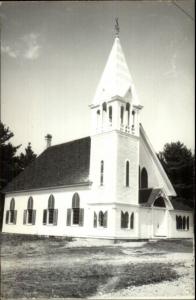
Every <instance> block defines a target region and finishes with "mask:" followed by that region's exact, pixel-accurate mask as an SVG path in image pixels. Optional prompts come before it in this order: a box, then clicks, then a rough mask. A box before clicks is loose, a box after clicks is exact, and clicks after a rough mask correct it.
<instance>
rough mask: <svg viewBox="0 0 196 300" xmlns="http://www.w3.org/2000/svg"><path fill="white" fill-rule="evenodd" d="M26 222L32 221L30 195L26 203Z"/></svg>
mask: <svg viewBox="0 0 196 300" xmlns="http://www.w3.org/2000/svg"><path fill="white" fill-rule="evenodd" d="M27 223H28V224H32V223H33V198H32V197H29V199H28V203H27Z"/></svg>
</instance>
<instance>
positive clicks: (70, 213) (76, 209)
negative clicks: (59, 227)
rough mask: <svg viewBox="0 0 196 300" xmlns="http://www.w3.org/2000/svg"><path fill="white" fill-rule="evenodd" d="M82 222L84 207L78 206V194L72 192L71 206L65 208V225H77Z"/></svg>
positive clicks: (81, 224)
mask: <svg viewBox="0 0 196 300" xmlns="http://www.w3.org/2000/svg"><path fill="white" fill-rule="evenodd" d="M83 223H84V208H80V196H79V194H78V193H74V194H73V197H72V208H68V209H67V226H71V225H79V226H83Z"/></svg>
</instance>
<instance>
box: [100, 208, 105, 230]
mask: <svg viewBox="0 0 196 300" xmlns="http://www.w3.org/2000/svg"><path fill="white" fill-rule="evenodd" d="M103 220H104V213H103V212H102V210H101V211H100V212H99V226H103V222H104V221H103Z"/></svg>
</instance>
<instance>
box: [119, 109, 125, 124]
mask: <svg viewBox="0 0 196 300" xmlns="http://www.w3.org/2000/svg"><path fill="white" fill-rule="evenodd" d="M123 123H124V106H121V107H120V124H121V125H123Z"/></svg>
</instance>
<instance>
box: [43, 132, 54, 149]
mask: <svg viewBox="0 0 196 300" xmlns="http://www.w3.org/2000/svg"><path fill="white" fill-rule="evenodd" d="M45 140H46V149H47V148H49V147H50V146H51V143H52V135H51V134H49V133H48V134H47V135H46V136H45Z"/></svg>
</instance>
